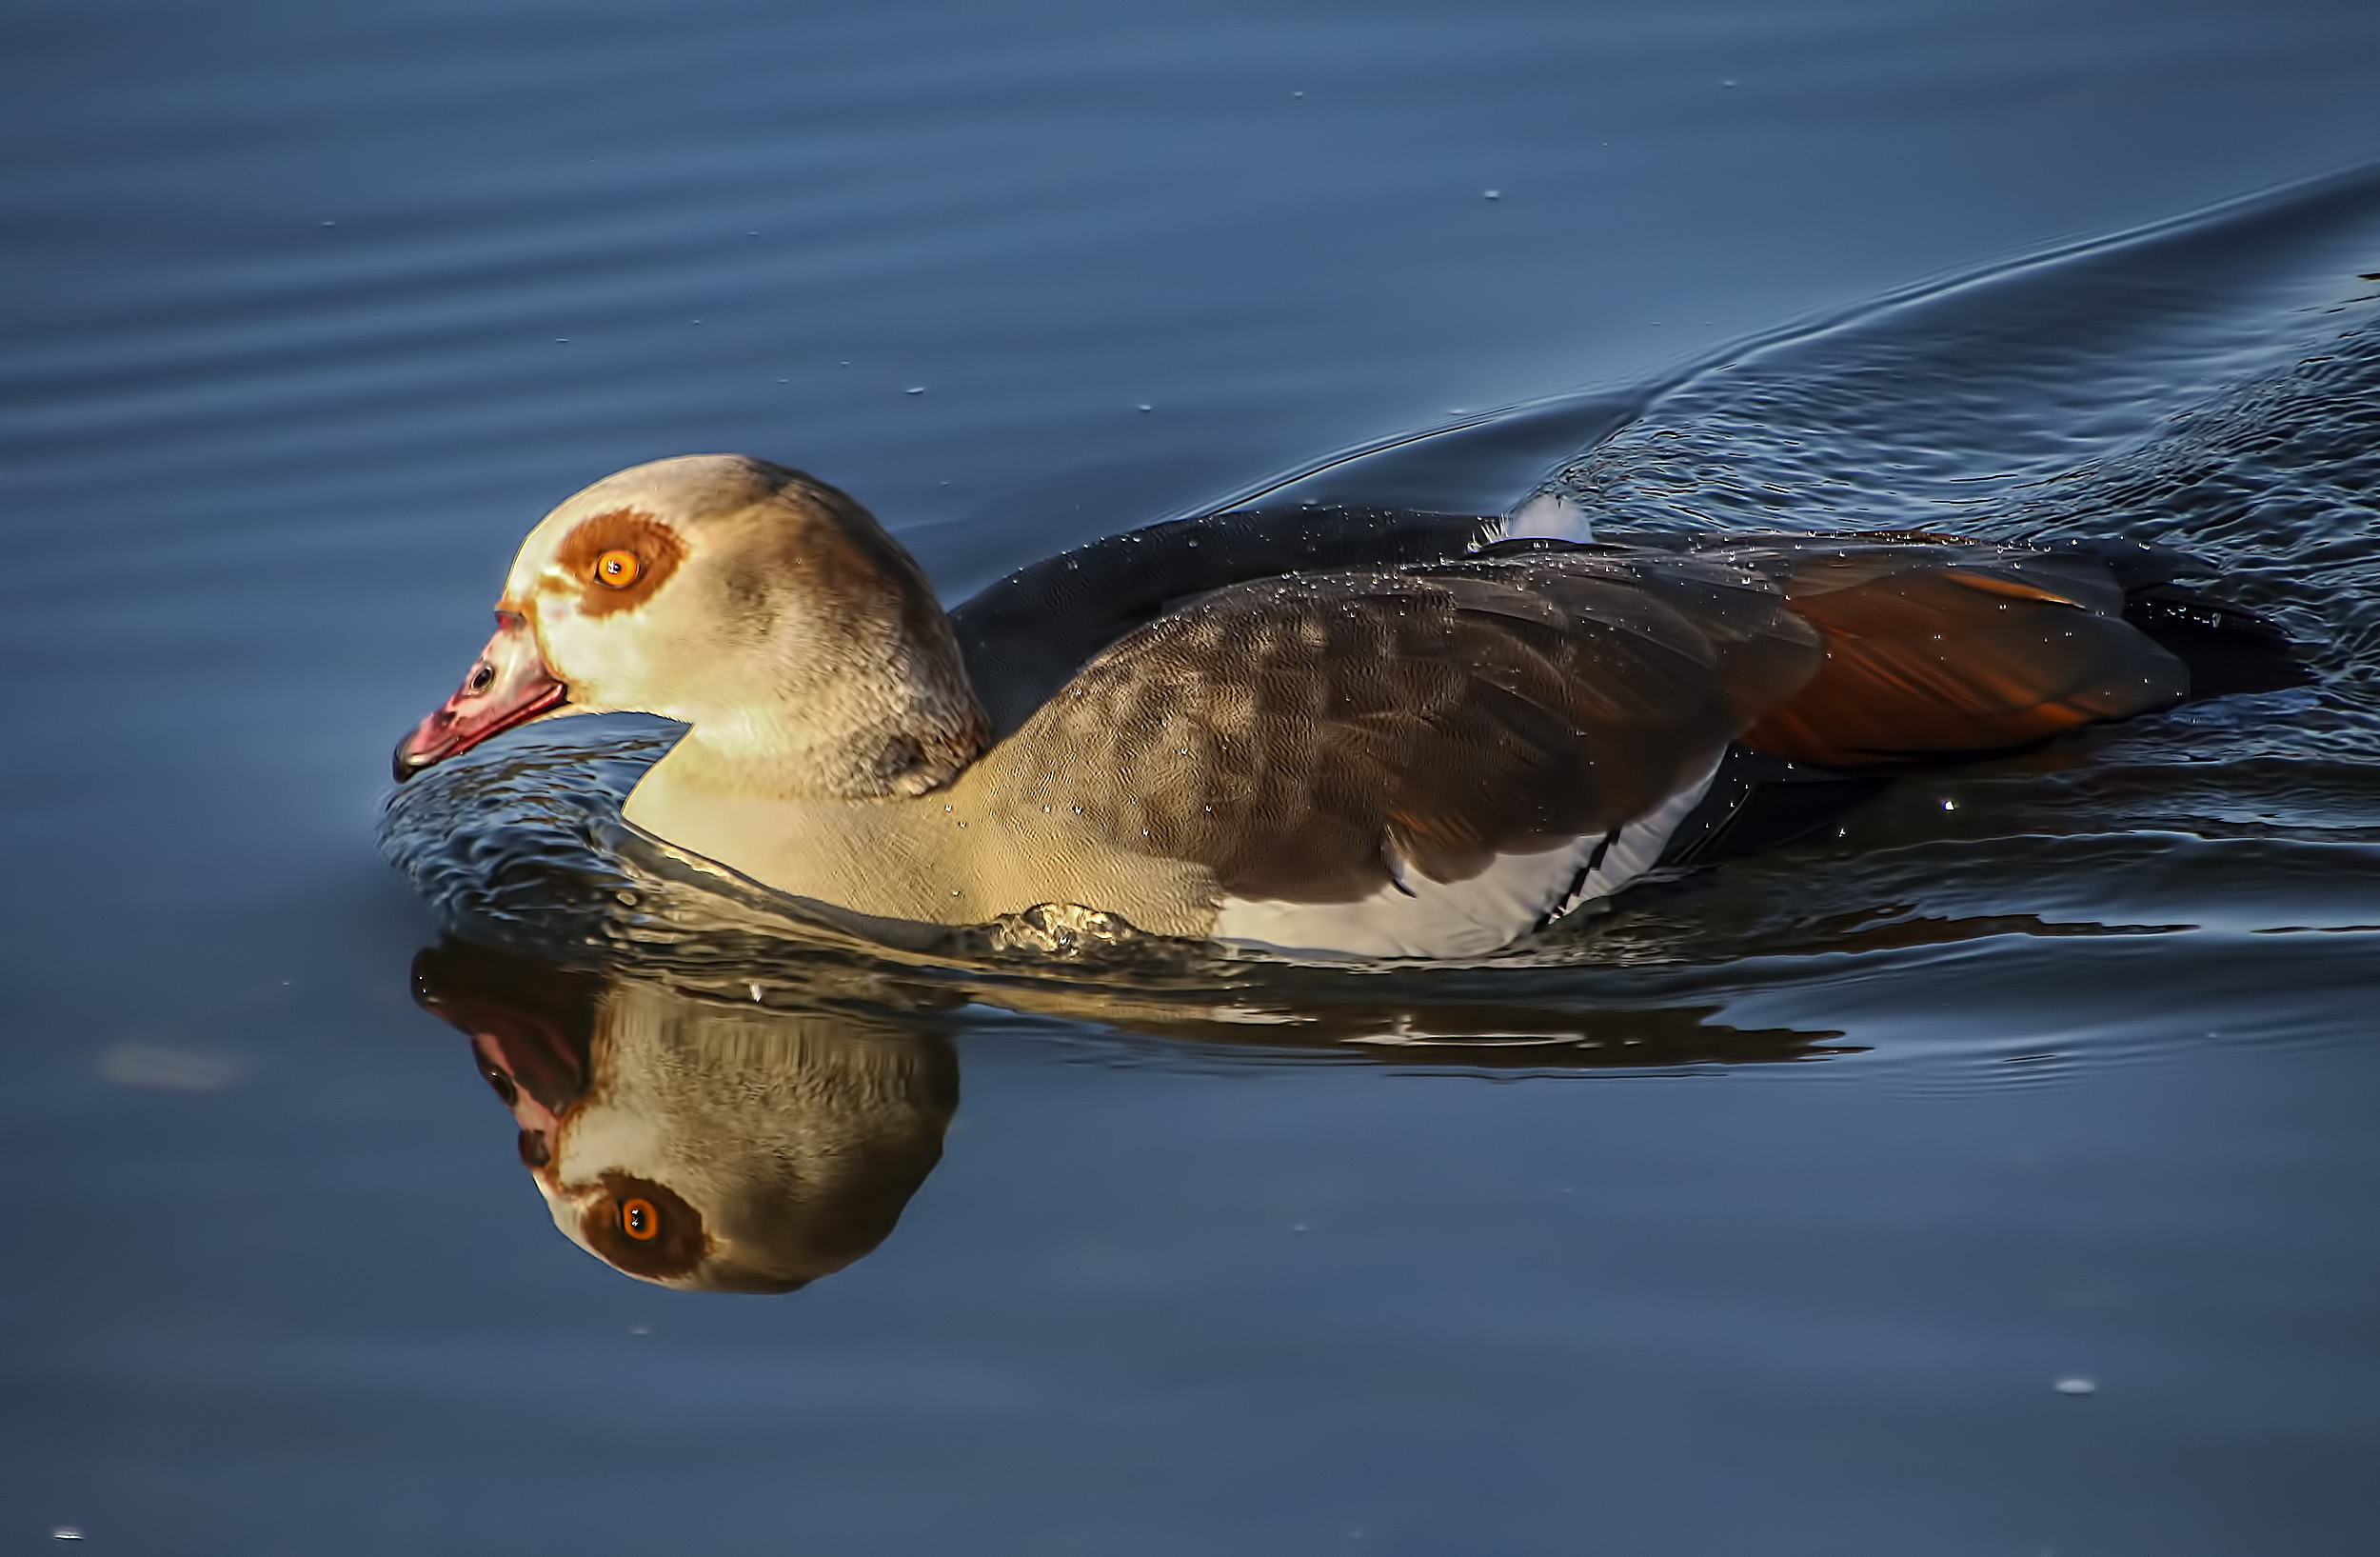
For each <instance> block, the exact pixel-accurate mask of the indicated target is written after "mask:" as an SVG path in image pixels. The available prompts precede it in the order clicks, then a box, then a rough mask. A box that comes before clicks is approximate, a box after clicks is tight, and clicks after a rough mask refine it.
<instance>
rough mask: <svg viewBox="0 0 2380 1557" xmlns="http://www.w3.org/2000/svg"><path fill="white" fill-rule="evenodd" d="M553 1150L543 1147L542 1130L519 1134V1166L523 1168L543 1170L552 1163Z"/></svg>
mask: <svg viewBox="0 0 2380 1557" xmlns="http://www.w3.org/2000/svg"><path fill="white" fill-rule="evenodd" d="M553 1156H554V1154H553V1149H552V1148H549V1147H548V1146H546V1145H545V1131H544V1130H523V1131H522V1132H521V1166H522V1167H523V1168H543V1167H545V1165H546V1164H547V1163H549V1162H551V1161H553Z"/></svg>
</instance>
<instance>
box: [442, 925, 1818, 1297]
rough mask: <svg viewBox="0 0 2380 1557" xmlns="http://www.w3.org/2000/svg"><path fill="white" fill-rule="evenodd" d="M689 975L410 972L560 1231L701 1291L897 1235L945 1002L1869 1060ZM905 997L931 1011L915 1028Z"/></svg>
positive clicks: (1038, 987)
mask: <svg viewBox="0 0 2380 1557" xmlns="http://www.w3.org/2000/svg"><path fill="white" fill-rule="evenodd" d="M781 949H783V948H781ZM679 971H680V973H681V974H682V975H683V976H680V977H672V978H664V977H663V976H660V975H659V972H658V969H656V968H637V969H635V970H634V971H631V970H628V969H625V968H617V967H614V968H605V969H603V970H600V971H598V970H591V969H586V968H572V967H565V966H558V965H556V964H553V963H548V962H545V961H540V960H537V959H535V958H532V957H530V956H528V955H525V954H523V953H519V952H499V951H493V950H488V949H486V948H480V947H477V946H473V945H471V944H468V943H466V942H460V941H448V942H446V943H445V944H443V945H440V946H437V947H432V948H428V949H426V950H424V951H423V952H421V953H420V954H419V955H418V956H417V957H416V958H415V959H414V964H413V980H414V994H415V998H416V999H417V1000H419V1001H420V1003H421V1005H422V1006H423V1008H425V1009H426V1010H428V1011H430V1012H431V1013H433V1014H434V1015H436V1016H438V1017H439V1018H440V1019H441V1020H443V1021H445V1022H446V1024H447V1025H449V1026H451V1027H453V1028H457V1029H459V1030H461V1031H462V1032H464V1033H466V1034H467V1035H468V1036H469V1038H470V1040H471V1048H472V1051H473V1054H474V1055H475V1057H476V1058H477V1060H478V1063H479V1068H480V1072H481V1074H482V1075H484V1076H486V1079H487V1081H488V1084H489V1085H490V1086H491V1087H493V1088H495V1091H496V1095H497V1096H498V1097H499V1098H500V1099H502V1100H503V1102H504V1104H505V1106H506V1108H510V1109H511V1111H512V1116H513V1119H514V1120H515V1122H516V1123H517V1124H518V1126H519V1128H520V1154H521V1162H522V1165H523V1166H524V1167H526V1168H528V1170H529V1173H530V1176H531V1178H532V1179H534V1180H535V1182H536V1184H537V1188H538V1189H539V1191H540V1192H541V1193H542V1194H544V1196H545V1202H546V1206H547V1208H549V1209H550V1210H551V1211H552V1213H553V1219H554V1224H555V1226H557V1227H559V1228H561V1229H562V1230H563V1232H564V1234H565V1235H566V1236H567V1237H568V1238H569V1239H570V1241H571V1242H573V1243H575V1244H577V1245H578V1246H579V1247H580V1248H584V1249H585V1250H586V1251H587V1252H589V1253H591V1254H593V1255H595V1256H596V1257H597V1258H599V1259H601V1260H603V1261H604V1262H605V1263H606V1264H608V1265H610V1266H612V1267H614V1268H617V1269H620V1270H623V1271H625V1272H626V1273H627V1274H629V1275H631V1276H635V1277H638V1278H640V1279H642V1280H645V1281H650V1282H657V1283H659V1284H661V1285H663V1286H665V1287H675V1288H685V1289H690V1290H701V1291H717V1292H789V1291H792V1290H794V1289H795V1288H800V1287H803V1286H804V1285H806V1284H807V1283H809V1282H811V1281H814V1280H816V1279H817V1278H819V1277H820V1276H824V1275H830V1274H832V1273H833V1272H835V1271H837V1270H840V1269H842V1268H843V1267H845V1266H847V1265H849V1264H851V1263H852V1262H853V1261H855V1260H858V1259H860V1258H862V1257H863V1256H864V1255H866V1254H868V1253H869V1252H870V1251H872V1250H873V1249H874V1248H876V1247H877V1246H878V1245H879V1244H881V1243H883V1241H884V1239H885V1238H886V1237H887V1236H889V1235H890V1234H891V1232H892V1230H893V1227H894V1225H895V1224H896V1223H898V1222H899V1221H900V1219H901V1214H902V1210H903V1209H904V1208H906V1207H907V1205H908V1203H909V1199H910V1197H911V1196H912V1195H914V1194H916V1193H917V1191H918V1188H919V1187H920V1186H921V1185H922V1184H923V1183H924V1182H925V1179H926V1175H928V1174H929V1173H931V1172H932V1171H933V1170H934V1167H935V1165H936V1164H937V1163H938V1162H939V1161H940V1160H941V1157H942V1135H943V1132H944V1130H945V1129H947V1128H948V1127H949V1124H950V1120H951V1116H952V1114H953V1113H954V1112H955V1111H956V1109H957V1108H958V1102H959V1064H958V1058H957V1055H956V1053H955V1051H954V1050H953V1048H952V1046H951V1044H950V1043H949V1041H948V1040H947V1039H945V1038H944V1037H942V1035H941V1034H940V1033H939V1032H937V1031H935V1030H934V1029H933V1028H932V1027H931V1026H929V1025H928V1023H929V1021H930V1018H929V1017H927V1016H926V1015H925V1013H928V1012H931V1011H933V1010H935V1009H937V1008H940V1009H943V1010H948V1009H952V1008H957V1007H962V1006H964V1005H966V1004H968V1003H969V1002H978V1003H982V1004H985V1005H991V1006H999V1007H1004V1008H1008V1009H1010V1010H1012V1011H1015V1012H1017V1013H1019V1014H1021V1015H1028V1016H1035V1017H1041V1018H1044V1019H1055V1020H1056V1021H1058V1022H1059V1023H1061V1024H1063V1025H1064V1026H1065V1027H1066V1028H1070V1029H1089V1030H1090V1031H1091V1032H1094V1033H1097V1032H1101V1031H1103V1032H1104V1033H1106V1034H1108V1035H1111V1036H1110V1037H1108V1038H1107V1039H1104V1040H1101V1041H1103V1042H1115V1041H1118V1040H1121V1039H1128V1038H1137V1039H1140V1040H1143V1041H1145V1040H1149V1039H1154V1040H1157V1041H1159V1042H1160V1043H1163V1044H1165V1045H1167V1046H1168V1047H1171V1046H1175V1045H1189V1046H1195V1047H1197V1048H1205V1049H1209V1050H1218V1049H1220V1050H1237V1051H1240V1052H1241V1053H1244V1054H1250V1055H1255V1056H1261V1057H1266V1058H1270V1059H1273V1060H1285V1059H1295V1058H1298V1057H1299V1056H1303V1057H1305V1058H1307V1059H1310V1060H1314V1061H1318V1062H1321V1063H1332V1062H1343V1061H1350V1060H1352V1061H1356V1062H1358V1063H1361V1062H1363V1061H1375V1062H1385V1063H1389V1064H1393V1065H1398V1066H1400V1067H1417V1068H1431V1069H1438V1068H1446V1069H1458V1070H1464V1071H1473V1072H1480V1071H1497V1072H1504V1073H1511V1072H1514V1071H1538V1072H1577V1071H1583V1070H1595V1069H1604V1068H1627V1069H1641V1068H1648V1067H1654V1068H1678V1067H1692V1068H1703V1067H1708V1066H1715V1065H1737V1064H1745V1063H1755V1064H1756V1063H1763V1062H1788V1063H1790V1062H1795V1061H1806V1060H1813V1059H1822V1058H1825V1057H1827V1056H1829V1055H1833V1054H1839V1053H1844V1052H1850V1051H1855V1050H1856V1049H1857V1048H1858V1046H1857V1045H1844V1044H1841V1043H1839V1042H1836V1041H1835V1040H1839V1039H1840V1038H1841V1036H1842V1035H1841V1034H1840V1033H1838V1032H1835V1031H1832V1030H1820V1031H1800V1030H1795V1029H1791V1028H1736V1027H1734V1026H1732V1025H1730V1024H1728V1023H1727V1022H1725V1021H1724V1020H1722V1019H1720V1009H1719V1007H1718V1006H1717V1005H1716V1004H1701V1003H1694V1004H1687V1003H1679V1004H1675V1005H1669V1004H1653V1005H1636V1006H1629V1007H1613V1008H1577V1007H1571V1008H1559V1007H1551V1006H1548V1007H1537V1006H1532V1005H1530V1004H1528V1003H1525V1002H1513V1001H1509V1000H1502V1001H1498V1000H1482V999H1478V998H1477V994H1478V991H1474V992H1473V993H1474V998H1471V999H1464V998H1461V997H1460V995H1458V994H1457V993H1456V991H1454V990H1451V989H1449V990H1447V991H1445V992H1444V993H1443V994H1440V995H1438V998H1424V999H1411V998H1398V994H1399V993H1401V994H1405V995H1412V994H1418V993H1420V992H1421V989H1420V988H1418V987H1417V988H1407V989H1404V990H1401V991H1398V992H1391V991H1390V990H1387V989H1383V990H1381V991H1379V992H1378V994H1375V995H1372V996H1370V997H1361V996H1359V997H1355V998H1350V995H1349V992H1348V991H1347V990H1346V989H1345V988H1343V986H1340V985H1339V984H1337V983H1333V982H1327V981H1316V982H1311V983H1309V982H1307V981H1301V980H1299V979H1298V977H1297V975H1298V971H1299V970H1296V969H1288V970H1284V971H1286V972H1287V973H1288V974H1289V975H1290V980H1291V982H1288V983H1283V984H1279V985H1276V986H1273V987H1270V988H1267V987H1262V986H1259V987H1254V988H1249V987H1240V988H1187V987H1185V988H1158V987H1154V986H1149V985H1142V986H1140V987H1134V986H1132V985H1128V984H1104V983H1097V982H1075V981H1068V980H1061V979H1050V978H1045V979H1041V980H1030V979H1018V978H1013V977H1012V978H1008V979H1003V980H984V981H982V982H980V983H978V982H975V981H972V980H967V981H961V982H949V981H947V980H945V981H943V982H940V983H937V982H933V981H928V980H924V979H920V978H916V977H914V976H912V977H909V978H903V977H902V974H903V973H904V972H906V973H909V974H912V975H914V973H915V970H914V969H898V968H891V967H889V966H885V967H875V968H870V967H867V966H864V965H848V964H842V963H821V964H818V965H816V966H812V967H809V968H801V967H799V966H798V965H796V964H794V963H793V962H791V961H790V960H788V959H784V958H780V959H777V960H775V961H773V962H771V963H769V964H767V965H765V966H764V965H763V964H761V963H758V962H754V963H751V964H749V965H746V964H744V963H740V962H734V961H727V962H724V963H723V962H711V963H708V964H706V965H705V966H704V967H703V968H702V969H701V970H700V971H699V972H696V971H693V970H692V969H691V968H682V969H680V970H679ZM945 971H946V972H950V971H955V969H948V970H945ZM746 975H749V978H750V979H752V980H765V989H766V1003H765V1004H762V1003H760V1002H759V1001H758V1000H757V999H755V998H747V997H746V996H745V995H744V993H743V991H745V990H758V989H760V988H763V985H762V984H761V983H758V982H747V981H746ZM1435 992H1436V991H1435V990H1433V993H1435ZM1325 995H1327V996H1328V998H1322V997H1323V996H1325ZM911 1006H914V1008H915V1009H916V1010H918V1011H919V1012H920V1013H921V1014H920V1017H919V1018H913V1019H908V1020H904V1019H903V1018H902V1015H901V1014H900V1010H901V1009H902V1008H908V1007H911Z"/></svg>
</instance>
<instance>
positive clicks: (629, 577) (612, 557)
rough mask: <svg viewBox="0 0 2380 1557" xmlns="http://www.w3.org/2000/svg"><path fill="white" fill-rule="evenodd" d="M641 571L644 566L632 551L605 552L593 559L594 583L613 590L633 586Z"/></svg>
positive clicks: (643, 569)
mask: <svg viewBox="0 0 2380 1557" xmlns="http://www.w3.org/2000/svg"><path fill="white" fill-rule="evenodd" d="M643 571H645V565H644V564H643V563H642V562H639V561H638V560H637V555H636V553H635V552H633V551H606V552H605V553H604V554H603V555H602V556H600V557H598V558H596V559H595V582H596V583H598V584H608V585H610V586H611V587H612V588H613V589H626V588H627V587H628V586H629V585H631V584H634V583H635V582H636V576H637V574H639V573H642V572H643Z"/></svg>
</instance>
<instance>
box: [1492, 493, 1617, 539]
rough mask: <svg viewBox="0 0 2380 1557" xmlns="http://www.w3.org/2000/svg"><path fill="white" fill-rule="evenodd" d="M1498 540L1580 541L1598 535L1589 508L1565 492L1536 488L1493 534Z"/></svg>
mask: <svg viewBox="0 0 2380 1557" xmlns="http://www.w3.org/2000/svg"><path fill="white" fill-rule="evenodd" d="M1493 538H1494V539H1496V540H1498V541H1527V540H1544V541H1577V542H1578V543H1580V544H1581V545H1583V544H1585V543H1586V542H1588V541H1592V540H1594V539H1595V527H1594V526H1593V525H1592V524H1590V523H1588V521H1587V510H1586V509H1582V508H1580V507H1579V506H1578V504H1577V500H1576V499H1574V498H1572V497H1571V496H1570V495H1569V494H1568V493H1566V492H1536V493H1532V494H1531V495H1530V496H1529V497H1528V498H1527V499H1525V500H1524V501H1523V502H1522V503H1521V505H1520V507H1518V508H1517V509H1513V511H1512V512H1511V513H1510V514H1508V515H1506V516H1505V519H1504V521H1503V523H1502V524H1501V525H1500V526H1498V527H1497V532H1496V534H1495V536H1494V537H1493Z"/></svg>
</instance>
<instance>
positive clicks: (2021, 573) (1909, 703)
mask: <svg viewBox="0 0 2380 1557" xmlns="http://www.w3.org/2000/svg"><path fill="white" fill-rule="evenodd" d="M1723 554H1724V555H1725V556H1726V557H1728V558H1729V560H1732V561H1735V562H1738V563H1740V564H1742V565H1744V566H1747V567H1752V568H1755V569H1758V570H1760V571H1762V572H1763V573H1766V574H1768V575H1769V576H1771V577H1775V578H1778V579H1779V580H1780V582H1781V583H1782V586H1783V588H1784V590H1785V594H1786V597H1787V599H1788V600H1790V601H1791V602H1792V604H1793V607H1794V609H1795V610H1796V611H1798V612H1799V613H1800V614H1801V615H1802V616H1804V617H1806V618H1807V619H1808V620H1809V621H1810V622H1811V623H1812V624H1813V625H1814V626H1815V627H1816V628H1817V629H1818V630H1819V631H1820V633H1821V634H1822V635H1823V636H1824V639H1825V642H1826V660H1825V664H1824V665H1823V666H1822V667H1821V668H1820V669H1819V670H1818V673H1817V674H1816V675H1815V676H1813V677H1812V678H1811V680H1810V682H1809V684H1808V685H1807V686H1806V687H1804V688H1802V689H1801V690H1800V691H1799V692H1797V693H1796V694H1795V695H1794V696H1793V697H1791V698H1789V699H1788V700H1786V701H1785V702H1784V703H1783V704H1782V705H1781V706H1779V707H1778V708H1777V709H1775V711H1773V712H1771V713H1770V714H1769V715H1768V716H1767V717H1766V718H1764V719H1762V720H1760V721H1759V722H1758V723H1757V724H1755V726H1753V728H1752V729H1750V730H1749V731H1747V732H1746V734H1745V736H1744V740H1745V744H1747V745H1749V746H1752V747H1754V748H1756V749H1759V750H1762V751H1768V752H1773V753H1775V755H1777V756H1780V757H1787V758H1791V759H1793V760H1795V761H1797V762H1807V763H1817V764H1821V765H1825V766H1829V767H1837V768H1850V767H1860V766H1865V765H1870V764H1875V763H1889V762H1908V761H1920V760H1925V759H1929V758H1941V757H1947V756H1953V755H1956V754H1959V753H1972V752H1982V751H1995V750H2006V749H2013V748H2018V747H2025V746H2031V745H2034V744H2036V743H2038V742H2041V741H2045V740H2048V739H2049V738H2051V737H2052V736H2054V735H2057V734H2059V733H2061V732H2062V731H2065V730H2068V729H2074V728H2075V727H2077V726H2081V725H2086V724H2095V723H2099V722H2102V721H2105V720H2111V719H2122V718H2127V717H2129V716H2131V715H2133V714H2137V713H2143V712H2146V711H2148V710H2149V709H2158V708H2164V707H2167V706H2170V705H2172V704H2173V703H2176V702H2179V701H2181V700H2182V698H2184V697H2185V696H2187V695H2188V693H2189V690H2190V675H2189V671H2188V669H2186V668H2185V667H2184V666H2183V665H2182V662H2181V661H2180V660H2178V659H2176V658H2174V656H2172V654H2170V653H2168V652H2167V651H2166V650H2164V649H2160V648H2159V647H2157V645H2156V644H2155V643H2153V642H2152V641H2151V640H2150V639H2149V637H2148V636H2147V635H2146V634H2144V633H2142V632H2140V631H2138V630H2137V629H2134V628H2133V627H2132V625H2131V624H2129V623H2127V622H2126V621H2124V620H2123V618H2122V616H2121V614H2120V613H2121V611H2122V610H2123V605H2124V597H2123V591H2122V590H2121V589H2119V588H2118V587H2117V586H2116V585H2115V583H2114V581H2113V579H2112V576H2111V575H2110V574H2109V573H2108V571H2107V569H2105V567H2104V566H2103V565H2101V564H2099V563H2097V562H2095V561H2093V560H2092V559H2090V558H2086V557H2075V556H2064V555H2044V554H2041V553H2036V552H2027V551H2022V550H2018V549H2012V548H2000V547H1991V546H1885V545H1862V544H1858V543H1848V544H1847V543H1839V542H1837V543H1821V544H1815V545H1812V546H1807V547H1771V548H1762V549H1745V550H1741V551H1737V550H1729V551H1727V552H1725V553H1723Z"/></svg>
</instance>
